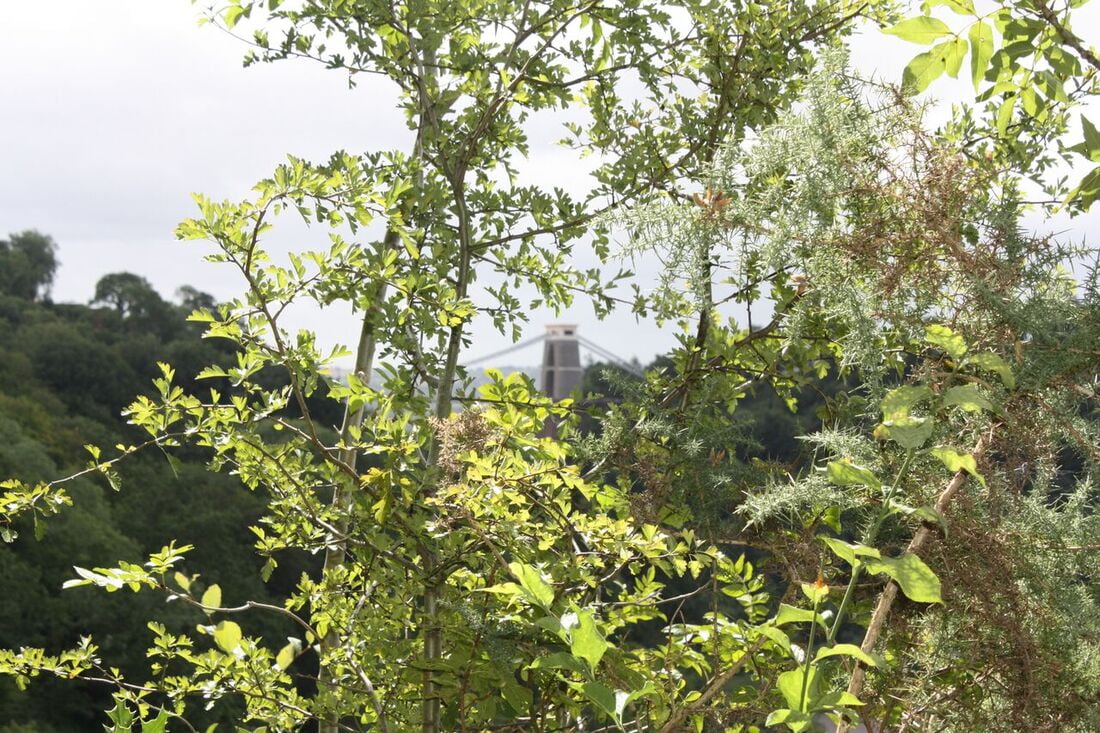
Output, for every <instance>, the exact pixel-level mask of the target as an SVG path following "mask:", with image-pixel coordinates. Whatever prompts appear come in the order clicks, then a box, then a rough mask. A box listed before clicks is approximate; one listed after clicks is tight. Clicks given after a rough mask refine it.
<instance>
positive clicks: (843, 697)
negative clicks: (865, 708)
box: [812, 690, 864, 712]
mask: <svg viewBox="0 0 1100 733" xmlns="http://www.w3.org/2000/svg"><path fill="white" fill-rule="evenodd" d="M863 704H864V703H863V701H861V700H860V699H859V698H858V697H856V696H855V695H853V694H852V693H850V692H848V691H847V690H837V691H836V692H827V693H825V694H824V695H822V696H821V697H819V698H817V699H816V700H814V706H813V708H812V710H813V711H814V712H816V711H818V710H836V709H837V708H857V707H859V706H861V705H863Z"/></svg>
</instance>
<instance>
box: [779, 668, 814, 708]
mask: <svg viewBox="0 0 1100 733" xmlns="http://www.w3.org/2000/svg"><path fill="white" fill-rule="evenodd" d="M807 672H808V676H804V675H805V674H806V673H807ZM803 680H806V700H805V702H809V701H811V700H813V699H815V698H817V697H819V696H820V695H821V676H820V675H819V674H818V673H817V669H816V668H815V667H812V666H811V667H810V668H809V669H808V670H807V668H805V667H798V668H797V669H792V670H789V671H787V672H784V673H783V674H781V675H779V676H778V677H777V678H776V680H775V686H776V687H777V688H778V689H779V692H780V694H781V695H783V699H784V700H786V701H787V705H788V706H789V707H790V708H791V709H793V710H801V711H803V712H804V711H805V709H806V705H804V704H803V700H802V682H803Z"/></svg>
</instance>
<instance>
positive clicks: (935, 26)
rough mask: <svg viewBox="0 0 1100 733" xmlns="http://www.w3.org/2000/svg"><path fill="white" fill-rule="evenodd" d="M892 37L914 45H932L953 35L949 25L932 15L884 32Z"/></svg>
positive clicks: (904, 21) (914, 19) (908, 20)
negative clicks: (939, 39)
mask: <svg viewBox="0 0 1100 733" xmlns="http://www.w3.org/2000/svg"><path fill="white" fill-rule="evenodd" d="M882 32H883V33H887V34H889V35H891V36H897V37H898V38H900V39H902V40H903V41H910V42H912V43H931V42H932V41H934V40H936V39H937V38H942V37H944V36H946V35H949V34H950V33H951V29H950V28H948V27H947V24H946V23H944V22H943V21H942V20H939V19H938V18H933V17H932V16H930V15H918V16H917V17H916V18H908V19H907V20H903V21H901V22H900V23H898V24H897V25H894V26H891V27H889V28H886V29H884V30H883V31H882Z"/></svg>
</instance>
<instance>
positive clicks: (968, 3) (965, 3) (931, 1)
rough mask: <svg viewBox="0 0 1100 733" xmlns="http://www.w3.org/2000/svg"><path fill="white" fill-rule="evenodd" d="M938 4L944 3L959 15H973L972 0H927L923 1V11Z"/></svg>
mask: <svg viewBox="0 0 1100 733" xmlns="http://www.w3.org/2000/svg"><path fill="white" fill-rule="evenodd" d="M938 5H945V6H947V7H948V8H950V9H951V10H952V11H954V12H956V13H958V14H959V15H975V14H976V13H975V10H974V0H928V2H926V3H924V7H923V9H924V12H925V13H927V12H928V11H929V10H931V9H932V8H934V7H936V6H938Z"/></svg>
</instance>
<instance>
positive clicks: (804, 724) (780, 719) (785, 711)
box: [764, 708, 813, 731]
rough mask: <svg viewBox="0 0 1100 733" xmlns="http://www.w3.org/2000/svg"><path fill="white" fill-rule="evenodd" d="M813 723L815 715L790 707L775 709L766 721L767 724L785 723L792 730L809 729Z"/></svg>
mask: <svg viewBox="0 0 1100 733" xmlns="http://www.w3.org/2000/svg"><path fill="white" fill-rule="evenodd" d="M812 723H813V717H812V716H810V715H809V714H808V713H802V712H799V711H798V710H791V709H790V708H780V709H779V710H773V711H772V712H771V713H769V715H768V719H767V720H766V721H764V724H765V725H767V726H775V725H781V724H782V725H785V726H787V727H788V728H789V729H790V730H792V731H804V730H809V729H810V725H811V724H812Z"/></svg>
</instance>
